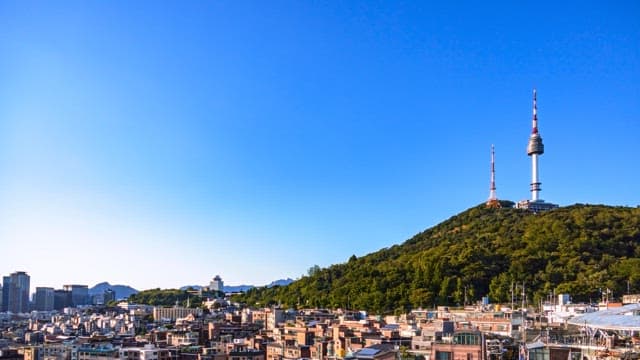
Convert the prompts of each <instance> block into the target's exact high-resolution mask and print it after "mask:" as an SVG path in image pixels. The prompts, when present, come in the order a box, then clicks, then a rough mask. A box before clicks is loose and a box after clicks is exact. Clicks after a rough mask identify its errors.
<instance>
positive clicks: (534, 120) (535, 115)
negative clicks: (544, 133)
mask: <svg viewBox="0 0 640 360" xmlns="http://www.w3.org/2000/svg"><path fill="white" fill-rule="evenodd" d="M531 122H532V124H531V133H532V134H537V133H538V99H537V92H536V89H535V88H534V89H533V116H532V118H531Z"/></svg>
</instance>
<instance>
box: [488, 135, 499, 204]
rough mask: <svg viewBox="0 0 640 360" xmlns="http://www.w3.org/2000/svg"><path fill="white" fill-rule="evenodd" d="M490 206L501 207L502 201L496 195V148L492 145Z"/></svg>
mask: <svg viewBox="0 0 640 360" xmlns="http://www.w3.org/2000/svg"><path fill="white" fill-rule="evenodd" d="M487 207H488V208H499V207H500V202H499V201H498V197H497V196H496V166H495V149H494V147H493V144H492V145H491V182H490V185H489V199H488V200H487Z"/></svg>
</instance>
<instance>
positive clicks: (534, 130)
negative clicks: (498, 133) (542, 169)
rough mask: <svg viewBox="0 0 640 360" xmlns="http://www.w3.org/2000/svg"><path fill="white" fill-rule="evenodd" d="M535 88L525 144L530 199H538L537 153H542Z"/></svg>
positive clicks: (542, 145)
mask: <svg viewBox="0 0 640 360" xmlns="http://www.w3.org/2000/svg"><path fill="white" fill-rule="evenodd" d="M536 97H537V96H536V89H533V118H532V127H531V136H529V144H528V145H527V155H529V156H531V201H538V200H540V190H541V189H540V185H541V184H542V183H541V182H540V179H539V178H538V155H542V154H544V144H543V143H542V136H540V133H539V132H538V106H537V99H536Z"/></svg>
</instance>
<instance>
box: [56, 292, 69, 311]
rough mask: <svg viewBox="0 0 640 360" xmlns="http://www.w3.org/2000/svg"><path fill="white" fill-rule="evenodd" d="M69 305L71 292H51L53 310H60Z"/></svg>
mask: <svg viewBox="0 0 640 360" xmlns="http://www.w3.org/2000/svg"><path fill="white" fill-rule="evenodd" d="M70 306H72V305H71V291H67V290H54V291H53V309H54V310H62V309H64V308H66V307H70Z"/></svg>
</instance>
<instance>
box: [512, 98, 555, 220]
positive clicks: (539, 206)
mask: <svg viewBox="0 0 640 360" xmlns="http://www.w3.org/2000/svg"><path fill="white" fill-rule="evenodd" d="M532 123H533V124H532V129H531V136H529V144H528V145H527V155H529V156H530V157H531V200H521V201H519V202H518V204H517V205H516V207H517V208H519V209H527V210H531V211H534V212H538V211H544V210H550V209H554V208H557V207H558V205H556V204H552V203H547V202H545V201H544V200H542V199H540V191H542V189H541V187H540V186H541V185H542V183H541V182H540V178H539V175H538V156H539V155H542V154H544V144H543V143H542V136H540V133H539V132H538V107H537V96H536V89H533V118H532Z"/></svg>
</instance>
